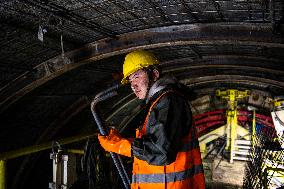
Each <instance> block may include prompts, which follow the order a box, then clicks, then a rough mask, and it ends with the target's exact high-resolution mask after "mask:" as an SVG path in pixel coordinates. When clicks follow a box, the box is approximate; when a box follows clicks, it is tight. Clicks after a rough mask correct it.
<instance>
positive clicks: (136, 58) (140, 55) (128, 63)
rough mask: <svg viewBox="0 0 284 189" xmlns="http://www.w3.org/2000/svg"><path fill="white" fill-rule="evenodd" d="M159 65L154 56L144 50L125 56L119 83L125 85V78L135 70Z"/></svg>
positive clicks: (126, 81)
mask: <svg viewBox="0 0 284 189" xmlns="http://www.w3.org/2000/svg"><path fill="white" fill-rule="evenodd" d="M159 63H160V62H159V60H158V59H157V58H156V57H155V55H154V54H152V53H150V52H147V51H145V50H136V51H133V52H131V53H129V54H127V55H126V57H125V60H124V63H123V79H122V80H121V83H122V84H123V85H124V84H127V83H128V80H127V78H128V77H129V76H130V75H131V74H133V73H134V72H136V71H137V70H140V69H142V68H147V67H148V66H151V65H155V64H159Z"/></svg>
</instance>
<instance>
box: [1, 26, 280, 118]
mask: <svg viewBox="0 0 284 189" xmlns="http://www.w3.org/2000/svg"><path fill="white" fill-rule="evenodd" d="M271 31H272V27H271V25H270V24H267V25H264V26H263V24H262V26H260V25H257V24H242V26H239V25H237V24H235V25H233V24H188V25H180V26H169V27H158V28H152V29H146V30H142V31H137V32H132V33H128V34H122V35H119V36H117V38H106V39H102V40H99V41H96V42H94V43H90V44H88V45H85V46H84V47H82V48H79V49H76V50H73V51H70V52H68V53H65V55H66V57H68V58H69V59H70V60H71V63H69V64H66V63H64V61H63V60H62V57H61V55H59V56H57V57H54V58H52V59H50V60H48V61H45V62H43V63H41V64H39V65H38V66H36V67H34V68H33V69H32V70H31V71H28V72H25V73H24V74H22V75H21V76H19V77H18V78H16V79H15V80H13V81H11V82H10V83H8V84H7V85H6V86H4V87H3V88H1V89H0V112H2V111H3V110H5V109H6V108H7V107H9V106H10V105H11V104H13V103H14V102H15V101H17V100H18V99H19V98H21V97H22V96H24V95H25V94H27V93H28V92H30V91H32V90H33V89H35V88H37V87H38V86H40V85H42V84H44V83H46V82H47V81H49V80H51V79H53V78H55V77H58V76H60V75H61V74H63V73H65V72H67V71H70V70H72V69H75V68H77V67H79V66H82V65H85V64H89V63H94V62H95V61H97V60H101V59H104V58H108V57H111V56H114V55H120V54H124V53H127V52H130V51H132V50H135V49H153V48H159V47H167V46H181V45H228V44H231V45H241V46H248V45H250V46H256V47H259V46H260V47H262V46H263V47H264V46H265V47H266V48H284V38H283V37H281V36H277V35H272V34H271V33H272V32H271Z"/></svg>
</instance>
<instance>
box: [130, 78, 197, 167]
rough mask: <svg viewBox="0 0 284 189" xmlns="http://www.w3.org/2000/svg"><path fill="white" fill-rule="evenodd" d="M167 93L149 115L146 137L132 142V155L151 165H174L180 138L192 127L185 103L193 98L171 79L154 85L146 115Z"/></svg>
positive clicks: (189, 112) (188, 110) (187, 106)
mask: <svg viewBox="0 0 284 189" xmlns="http://www.w3.org/2000/svg"><path fill="white" fill-rule="evenodd" d="M166 91H169V93H167V94H166V95H164V96H163V97H162V98H161V99H160V100H159V101H158V102H157V104H156V105H155V106H154V107H153V109H152V111H151V113H150V117H149V120H148V124H147V126H146V135H144V136H143V137H142V138H136V139H134V142H133V144H132V152H133V155H134V156H135V157H137V158H138V159H141V160H144V161H147V162H148V163H149V164H152V165H166V164H170V163H172V162H174V161H175V159H176V155H177V153H178V151H179V150H180V146H181V144H182V141H181V140H182V138H183V137H184V136H186V135H187V134H188V132H189V130H190V127H192V113H191V110H190V106H189V104H188V101H189V100H190V98H192V97H193V93H192V92H191V91H190V90H189V89H188V88H187V87H186V86H185V85H183V84H180V83H178V82H177V81H176V80H175V79H173V78H161V79H159V80H158V81H156V82H155V83H154V84H153V86H152V87H151V88H150V90H149V93H148V98H147V99H146V102H147V105H146V112H148V111H149V109H150V106H151V104H152V103H153V102H154V101H155V100H156V99H157V98H158V97H159V96H160V95H161V94H163V93H164V92H166ZM145 118H146V116H145ZM145 118H144V120H145Z"/></svg>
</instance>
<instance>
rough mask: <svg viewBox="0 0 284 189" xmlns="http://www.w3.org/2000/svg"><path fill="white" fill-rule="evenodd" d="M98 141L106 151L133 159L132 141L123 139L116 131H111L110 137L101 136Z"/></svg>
mask: <svg viewBox="0 0 284 189" xmlns="http://www.w3.org/2000/svg"><path fill="white" fill-rule="evenodd" d="M98 139H99V141H100V144H101V146H102V147H103V148H104V149H105V150H106V151H108V152H114V153H117V154H121V155H124V156H128V157H131V141H130V140H128V139H125V138H122V137H121V135H120V134H119V133H118V132H117V131H116V130H114V129H110V132H109V135H108V136H102V135H100V134H99V135H98Z"/></svg>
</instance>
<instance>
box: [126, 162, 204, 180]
mask: <svg viewBox="0 0 284 189" xmlns="http://www.w3.org/2000/svg"><path fill="white" fill-rule="evenodd" d="M199 173H203V168H202V165H196V166H193V167H192V168H191V169H187V170H185V171H181V172H174V173H163V174H161V173H160V174H135V175H132V183H168V182H175V181H182V180H185V179H187V178H191V177H193V176H194V175H196V174H199Z"/></svg>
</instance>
